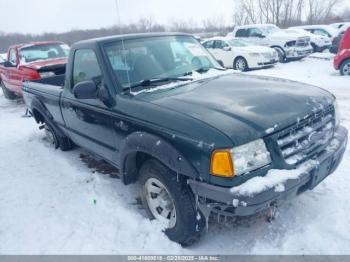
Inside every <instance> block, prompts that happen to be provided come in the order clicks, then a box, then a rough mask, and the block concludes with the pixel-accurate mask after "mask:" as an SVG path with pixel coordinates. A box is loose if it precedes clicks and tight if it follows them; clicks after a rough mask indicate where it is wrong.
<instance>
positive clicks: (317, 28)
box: [290, 25, 339, 41]
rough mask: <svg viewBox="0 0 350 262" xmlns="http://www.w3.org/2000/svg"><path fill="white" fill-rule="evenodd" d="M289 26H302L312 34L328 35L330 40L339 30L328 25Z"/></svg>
mask: <svg viewBox="0 0 350 262" xmlns="http://www.w3.org/2000/svg"><path fill="white" fill-rule="evenodd" d="M290 28H302V29H305V30H306V31H308V32H310V33H312V34H315V35H321V36H326V37H329V38H330V40H331V41H332V40H333V38H335V37H337V36H338V34H339V30H337V29H335V28H334V27H332V26H330V25H303V26H294V27H290Z"/></svg>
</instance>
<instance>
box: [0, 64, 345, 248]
mask: <svg viewBox="0 0 350 262" xmlns="http://www.w3.org/2000/svg"><path fill="white" fill-rule="evenodd" d="M247 74H258V75H262V76H272V77H275V76H276V77H282V78H285V79H290V80H298V81H301V82H306V83H310V84H315V85H319V86H321V87H323V88H325V89H328V90H330V91H331V92H333V93H334V94H335V95H336V96H337V98H338V101H339V105H340V111H341V114H342V116H341V120H342V124H343V125H344V126H346V127H347V128H348V129H350V77H341V76H339V74H338V72H336V71H334V70H333V69H332V61H331V60H324V59H315V58H308V59H305V60H304V61H301V62H293V63H287V64H279V65H277V66H276V67H275V68H271V69H266V70H259V71H252V72H249V73H247ZM22 114H24V105H23V104H21V103H17V102H10V101H6V100H5V99H4V97H3V95H2V93H1V95H0V130H1V133H0V181H1V182H0V254H169V253H170V254H203V253H205V254H208V253H211V254H349V253H350V237H349V225H350V211H349V199H350V190H349V188H350V175H349V170H350V151H349V149H347V151H346V153H345V156H344V161H343V162H342V164H341V166H340V167H339V168H338V170H337V171H336V172H335V173H334V174H333V175H331V176H329V177H328V178H327V179H326V180H325V181H324V182H322V183H321V184H320V185H319V186H318V187H317V188H316V189H314V190H313V191H308V192H305V193H304V194H302V195H300V196H298V197H297V198H295V199H292V200H291V201H289V202H287V203H285V204H284V205H283V206H281V207H280V209H279V215H278V216H277V218H276V219H275V220H274V221H273V222H272V223H267V222H265V219H264V218H262V217H251V218H243V219H239V220H237V221H236V222H226V223H219V224H218V223H216V222H214V221H212V222H211V223H210V226H209V231H208V233H207V234H205V235H204V236H203V238H202V239H201V241H199V242H198V243H197V244H195V245H194V246H192V247H189V248H182V247H181V246H179V245H178V244H175V243H173V242H171V241H169V240H168V239H167V238H166V236H165V235H164V234H163V233H161V232H160V231H161V225H159V224H157V222H150V221H148V219H146V218H145V216H144V212H143V210H140V209H139V205H138V204H137V201H136V200H135V195H136V193H135V190H136V187H135V186H128V187H126V186H124V185H122V183H121V182H120V180H119V179H113V178H110V177H109V176H108V175H106V174H103V172H102V171H96V170H95V169H92V168H89V167H88V165H87V164H86V163H84V162H83V161H82V160H81V157H80V155H81V154H84V151H82V150H81V149H75V150H74V151H71V152H61V151H59V150H54V149H52V148H51V147H50V146H48V145H47V143H46V142H45V141H44V139H43V133H42V131H40V130H38V128H37V126H36V124H35V123H34V121H33V119H31V118H29V119H28V118H22V117H21V115H22ZM274 172H275V171H274ZM274 175H276V176H277V175H278V174H277V173H276V174H274ZM281 175H283V174H281ZM277 190H282V188H281V187H278V188H277Z"/></svg>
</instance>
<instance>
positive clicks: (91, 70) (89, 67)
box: [73, 49, 101, 86]
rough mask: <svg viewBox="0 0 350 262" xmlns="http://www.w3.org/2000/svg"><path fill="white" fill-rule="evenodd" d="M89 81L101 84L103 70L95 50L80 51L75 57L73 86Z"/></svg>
mask: <svg viewBox="0 0 350 262" xmlns="http://www.w3.org/2000/svg"><path fill="white" fill-rule="evenodd" d="M87 80H94V81H95V82H99V81H100V80H101V69H100V66H99V64H98V61H97V57H96V54H95V52H94V51H93V50H91V49H80V50H77V51H76V52H75V55H74V63H73V86H74V85H76V84H78V83H80V82H83V81H87Z"/></svg>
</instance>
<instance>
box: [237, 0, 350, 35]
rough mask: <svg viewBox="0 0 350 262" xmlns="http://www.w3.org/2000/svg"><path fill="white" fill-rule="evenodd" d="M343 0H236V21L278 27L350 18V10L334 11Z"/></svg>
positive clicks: (324, 22)
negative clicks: (268, 24) (270, 24)
mask: <svg viewBox="0 0 350 262" xmlns="http://www.w3.org/2000/svg"><path fill="white" fill-rule="evenodd" d="M342 2H343V0H237V1H236V6H235V11H234V16H233V20H234V23H235V24H238V25H242V24H251V23H254V24H255V23H272V24H276V25H277V26H279V27H282V28H286V27H289V26H295V25H301V24H329V23H334V22H341V21H343V20H344V19H350V10H349V9H345V10H343V11H341V12H339V10H338V13H340V15H339V14H338V15H336V14H335V13H336V12H335V11H336V9H337V8H341V3H342Z"/></svg>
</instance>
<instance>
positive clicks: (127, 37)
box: [72, 32, 194, 47]
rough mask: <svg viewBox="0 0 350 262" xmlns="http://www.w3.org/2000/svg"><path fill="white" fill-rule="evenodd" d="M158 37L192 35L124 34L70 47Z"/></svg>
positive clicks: (184, 34) (167, 33) (91, 40)
mask: <svg viewBox="0 0 350 262" xmlns="http://www.w3.org/2000/svg"><path fill="white" fill-rule="evenodd" d="M159 36H192V37H194V36H193V35H192V34H187V33H178V32H175V33H172V32H166V33H163V32H162V33H140V34H124V35H112V36H106V37H99V38H92V39H88V40H82V41H79V42H77V43H75V44H73V46H72V47H75V46H77V45H91V44H96V43H105V42H113V41H118V40H130V39H137V38H148V37H159Z"/></svg>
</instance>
